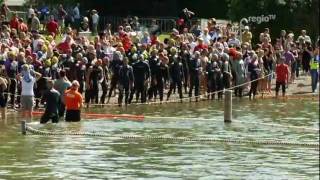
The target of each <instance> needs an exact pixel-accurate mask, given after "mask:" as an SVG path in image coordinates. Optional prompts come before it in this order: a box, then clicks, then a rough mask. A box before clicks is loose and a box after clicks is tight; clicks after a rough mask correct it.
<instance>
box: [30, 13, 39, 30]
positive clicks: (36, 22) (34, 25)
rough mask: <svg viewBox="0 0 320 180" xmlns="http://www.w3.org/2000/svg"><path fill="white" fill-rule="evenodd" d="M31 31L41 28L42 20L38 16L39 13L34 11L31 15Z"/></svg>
mask: <svg viewBox="0 0 320 180" xmlns="http://www.w3.org/2000/svg"><path fill="white" fill-rule="evenodd" d="M31 18H32V20H31V28H30V29H31V31H36V32H38V31H39V29H40V20H39V18H38V17H37V15H36V14H35V13H34V14H32V15H31Z"/></svg>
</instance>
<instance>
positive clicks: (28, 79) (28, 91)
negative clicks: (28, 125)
mask: <svg viewBox="0 0 320 180" xmlns="http://www.w3.org/2000/svg"><path fill="white" fill-rule="evenodd" d="M40 77H41V74H40V73H37V72H35V71H31V70H30V66H29V65H27V64H25V65H23V66H22V71H21V74H19V75H18V76H17V79H19V80H20V81H21V87H22V91H21V105H22V113H23V114H22V115H23V118H30V119H31V118H32V107H33V100H34V92H33V87H34V84H35V83H36V81H37V80H38V79H39V78H40Z"/></svg>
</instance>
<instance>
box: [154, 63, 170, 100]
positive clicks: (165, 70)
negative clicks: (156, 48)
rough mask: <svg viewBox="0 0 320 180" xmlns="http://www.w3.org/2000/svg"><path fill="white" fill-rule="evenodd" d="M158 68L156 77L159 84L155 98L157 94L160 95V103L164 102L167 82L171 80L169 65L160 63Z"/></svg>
mask: <svg viewBox="0 0 320 180" xmlns="http://www.w3.org/2000/svg"><path fill="white" fill-rule="evenodd" d="M156 67H157V68H156V72H155V76H156V82H157V84H156V94H155V98H156V96H157V94H158V93H159V97H160V101H162V100H163V90H164V86H165V81H167V80H168V79H169V67H168V65H166V64H164V63H162V62H158V64H157V66H156Z"/></svg>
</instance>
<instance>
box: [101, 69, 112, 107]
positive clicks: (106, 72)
mask: <svg viewBox="0 0 320 180" xmlns="http://www.w3.org/2000/svg"><path fill="white" fill-rule="evenodd" d="M102 72H103V75H102V76H103V77H102V79H103V80H102V82H101V83H100V85H101V89H102V95H101V97H100V103H101V104H104V101H105V99H106V95H107V93H108V79H109V74H110V72H109V68H108V66H103V67H102Z"/></svg>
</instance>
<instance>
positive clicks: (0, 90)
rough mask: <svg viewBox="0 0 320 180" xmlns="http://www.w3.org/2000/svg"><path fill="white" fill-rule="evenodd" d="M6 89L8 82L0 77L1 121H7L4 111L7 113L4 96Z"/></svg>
mask: <svg viewBox="0 0 320 180" xmlns="http://www.w3.org/2000/svg"><path fill="white" fill-rule="evenodd" d="M7 88H8V81H7V80H6V79H5V78H3V77H0V111H1V118H2V119H3V120H5V119H7V115H6V113H7V112H6V111H7V99H6V97H5V95H4V93H5V90H6V89H7Z"/></svg>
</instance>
